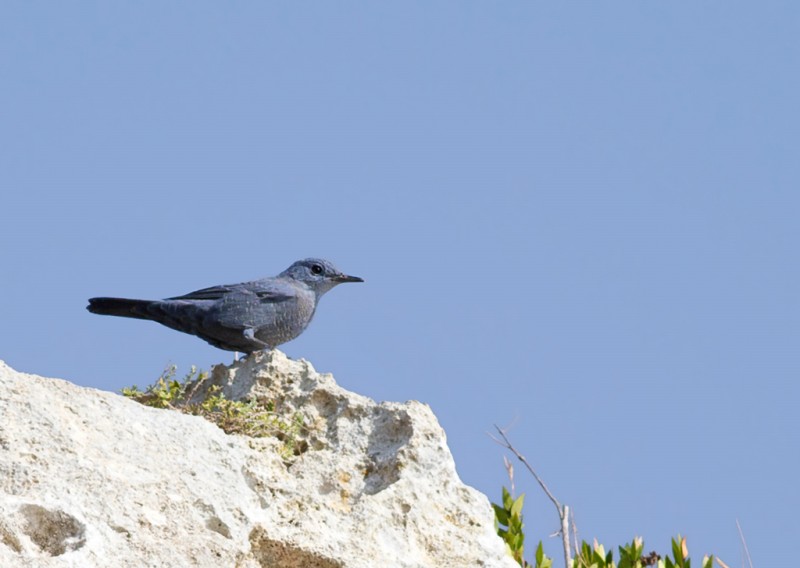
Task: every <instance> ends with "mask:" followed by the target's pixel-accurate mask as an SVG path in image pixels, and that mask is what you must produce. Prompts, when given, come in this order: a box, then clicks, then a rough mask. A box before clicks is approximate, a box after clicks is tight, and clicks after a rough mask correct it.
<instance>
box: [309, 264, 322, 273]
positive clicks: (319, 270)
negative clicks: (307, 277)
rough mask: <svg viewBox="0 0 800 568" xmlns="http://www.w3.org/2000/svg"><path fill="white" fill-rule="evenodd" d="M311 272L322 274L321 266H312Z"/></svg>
mask: <svg viewBox="0 0 800 568" xmlns="http://www.w3.org/2000/svg"><path fill="white" fill-rule="evenodd" d="M311 272H312V274H322V266H321V265H319V264H312V265H311Z"/></svg>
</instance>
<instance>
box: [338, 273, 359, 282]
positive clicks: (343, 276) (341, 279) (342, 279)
mask: <svg viewBox="0 0 800 568" xmlns="http://www.w3.org/2000/svg"><path fill="white" fill-rule="evenodd" d="M335 280H336V281H337V282H363V281H364V279H363V278H359V277H358V276H348V275H347V274H340V275H339V276H337V277H336V278H335Z"/></svg>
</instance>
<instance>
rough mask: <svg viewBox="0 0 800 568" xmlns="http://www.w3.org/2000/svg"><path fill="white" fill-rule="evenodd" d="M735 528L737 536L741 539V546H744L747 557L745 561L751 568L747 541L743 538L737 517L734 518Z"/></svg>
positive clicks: (751, 560) (751, 562)
mask: <svg viewBox="0 0 800 568" xmlns="http://www.w3.org/2000/svg"><path fill="white" fill-rule="evenodd" d="M736 528H737V529H739V538H740V539H741V540H742V547H743V548H744V554H745V556H746V557H747V562H748V564H750V568H753V559H752V558H750V551H749V550H747V541H746V540H745V539H744V533H743V532H742V526H741V525H740V524H739V519H736Z"/></svg>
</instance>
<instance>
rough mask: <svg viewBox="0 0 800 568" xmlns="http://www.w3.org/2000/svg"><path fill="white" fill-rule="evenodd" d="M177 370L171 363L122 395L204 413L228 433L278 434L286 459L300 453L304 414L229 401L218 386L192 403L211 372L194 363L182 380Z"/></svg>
mask: <svg viewBox="0 0 800 568" xmlns="http://www.w3.org/2000/svg"><path fill="white" fill-rule="evenodd" d="M176 372H177V367H176V366H175V365H171V366H170V367H168V368H167V369H166V370H165V371H164V373H162V375H161V376H160V377H159V378H158V379H157V380H156V382H155V383H153V384H152V385H150V386H149V387H147V388H146V389H145V390H144V391H142V390H141V389H139V387H137V386H136V385H134V386H132V387H126V388H123V389H122V394H123V396H126V397H128V398H130V399H132V400H135V401H136V402H139V403H141V404H144V405H145V406H152V407H154V408H164V409H171V410H177V411H179V412H183V413H184V414H191V415H194V416H201V417H203V418H205V419H206V420H208V421H209V422H213V423H214V424H216V425H217V426H219V427H220V428H221V429H222V430H223V431H225V432H226V433H227V434H239V435H242V436H250V437H253V438H262V437H266V436H276V437H277V438H278V439H280V440H281V441H282V442H283V443H282V445H281V450H280V453H281V457H283V458H284V459H289V458H291V457H292V456H294V455H296V454H297V453H298V448H299V443H298V440H299V437H300V434H301V433H303V431H304V430H306V428H305V425H304V420H303V416H302V415H301V414H300V413H294V414H293V415H291V416H283V415H281V414H279V413H278V412H276V410H275V404H274V403H273V402H267V403H266V404H265V403H261V402H259V401H257V400H256V399H251V400H248V401H241V400H229V399H227V398H225V395H224V394H223V393H221V392H220V387H219V386H216V385H214V386H212V387H211V388H209V389H208V392H207V393H206V398H205V400H203V401H202V402H199V403H190V402H189V400H191V398H192V396H193V395H194V394H195V393H196V392H197V389H198V388H199V387H200V385H201V384H202V383H203V381H205V380H206V379H207V378H208V373H206V372H204V371H198V370H197V369H196V368H195V367H194V366H192V368H191V369H190V370H189V372H188V373H187V374H186V375H185V376H184V377H183V378H182V379H180V380H179V379H176V378H175V374H176Z"/></svg>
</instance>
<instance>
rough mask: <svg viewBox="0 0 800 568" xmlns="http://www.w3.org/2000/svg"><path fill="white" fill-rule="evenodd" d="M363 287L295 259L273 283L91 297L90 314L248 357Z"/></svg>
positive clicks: (317, 262) (324, 264) (328, 268)
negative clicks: (166, 294) (345, 286)
mask: <svg viewBox="0 0 800 568" xmlns="http://www.w3.org/2000/svg"><path fill="white" fill-rule="evenodd" d="M342 282H363V280H362V279H361V278H358V277H357V276H348V275H346V274H344V273H343V272H341V271H340V270H339V269H337V268H336V267H335V266H334V265H333V264H331V263H330V262H328V261H327V260H323V259H319V258H307V259H305V260H298V261H297V262H295V263H294V264H292V265H291V266H290V267H289V268H287V269H286V270H284V271H283V272H281V273H280V274H279V275H278V276H276V277H274V278H263V279H261V280H253V281H252V282H242V283H241V284H230V285H223V286H212V287H211V288H203V289H202V290H197V291H195V292H191V293H189V294H185V295H183V296H176V297H174V298H167V299H165V300H130V299H127V298H91V299H90V300H89V305H88V306H87V307H86V309H87V310H89V311H90V312H92V313H93V314H101V315H110V316H121V317H127V318H137V319H146V320H153V321H156V322H158V323H160V324H163V325H165V326H167V327H171V328H172V329H176V330H178V331H182V332H184V333H189V334H192V335H196V336H197V337H200V338H201V339H204V340H206V341H207V342H208V343H210V344H211V345H213V346H214V347H219V348H220V349H226V350H228V351H240V352H242V353H252V352H253V351H260V350H262V349H273V348H275V347H277V346H278V345H281V344H282V343H286V342H287V341H291V340H292V339H294V338H295V337H297V336H298V335H300V334H301V333H303V331H304V330H305V329H306V327H308V324H309V323H310V322H311V318H313V317H314V312H315V311H316V309H317V303H318V302H319V299H320V298H321V297H322V295H323V294H325V292H327V291H328V290H330V289H331V288H333V287H334V286H336V285H337V284H341V283H342Z"/></svg>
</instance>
